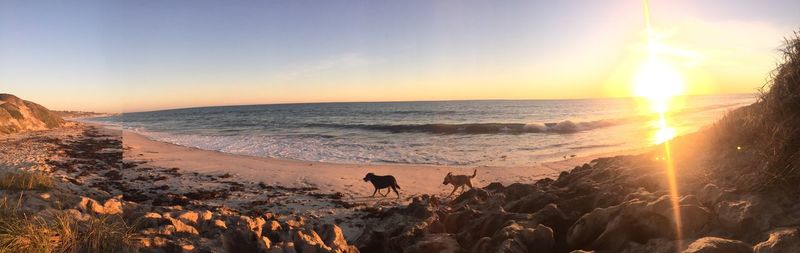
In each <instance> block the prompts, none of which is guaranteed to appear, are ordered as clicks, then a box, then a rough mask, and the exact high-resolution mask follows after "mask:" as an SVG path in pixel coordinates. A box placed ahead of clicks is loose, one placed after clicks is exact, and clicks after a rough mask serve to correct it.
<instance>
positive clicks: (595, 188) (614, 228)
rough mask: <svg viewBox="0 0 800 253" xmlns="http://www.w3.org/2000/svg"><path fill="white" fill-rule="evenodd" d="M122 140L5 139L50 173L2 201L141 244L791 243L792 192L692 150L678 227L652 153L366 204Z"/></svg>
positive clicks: (585, 247)
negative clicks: (205, 169)
mask: <svg viewBox="0 0 800 253" xmlns="http://www.w3.org/2000/svg"><path fill="white" fill-rule="evenodd" d="M120 136H121V135H120V134H119V131H114V130H109V129H105V128H101V127H96V126H91V125H82V124H78V125H73V126H68V127H64V128H60V129H55V130H50V131H43V132H32V133H26V134H18V135H14V136H11V137H7V138H5V139H3V140H1V141H0V160H2V161H3V162H4V164H5V165H4V166H5V167H7V168H4V170H5V171H7V172H8V171H34V172H38V173H45V174H46V175H48V176H50V177H52V178H54V179H56V180H55V181H56V183H55V185H54V186H53V187H52V188H51V189H45V190H12V189H4V190H0V195H2V199H6V200H9V199H11V200H14V201H17V202H18V203H20V204H19V211H20V212H24V213H26V214H30V215H39V216H53V215H54V213H58V214H66V215H69V216H71V217H73V218H74V219H76V220H83V221H85V220H91V219H98V218H102V217H108V216H113V217H119V218H121V219H122V220H123V221H124V222H125V223H126V224H129V225H130V228H131V230H132V231H131V239H130V244H131V245H130V246H131V249H137V250H138V251H140V252H301V253H302V252H572V251H578V252H580V251H596V252H680V251H683V252H791V251H792V250H800V228H798V226H800V204H796V203H794V202H793V201H792V200H793V198H792V197H791V196H788V195H786V194H784V193H782V192H775V191H772V192H742V191H737V190H736V189H735V188H734V187H730V186H725V184H724V183H723V182H722V181H720V180H715V179H711V178H709V177H708V176H707V174H704V173H706V170H703V169H700V168H701V167H702V166H705V163H701V162H698V160H702V158H697V157H696V156H691V157H692V159H691V160H690V159H680V158H681V157H690V156H688V155H687V156H681V152H677V153H676V157H677V158H676V160H677V161H676V163H677V164H678V167H680V168H682V170H681V171H680V173H678V174H679V178H678V182H680V183H679V189H680V190H681V191H680V193H681V195H680V197H679V203H680V206H679V207H678V208H679V210H680V214H681V216H680V217H681V219H680V221H681V224H682V227H681V229H680V231H678V230H677V229H676V228H675V226H674V225H673V224H674V223H675V222H674V218H673V217H674V209H673V207H672V205H671V199H670V195H669V187H668V182H667V180H666V176H665V171H664V169H663V167H664V161H663V160H660V159H654V158H658V157H660V156H661V155H662V154H660V153H659V152H658V151H653V152H649V153H645V154H642V155H636V156H619V157H611V158H601V159H596V160H593V161H592V162H590V163H588V164H585V165H583V166H578V167H576V168H574V169H572V170H571V171H569V172H566V171H565V172H562V173H561V174H560V175H559V176H558V178H556V179H549V178H546V179H542V180H538V181H535V182H532V183H530V184H525V183H514V184H509V185H502V184H500V183H491V184H489V185H487V186H485V187H483V188H475V189H472V190H469V191H466V192H464V193H463V194H461V195H459V196H456V197H455V198H440V197H437V196H436V195H421V196H412V197H411V201H410V203H409V204H407V205H405V204H400V203H397V202H391V201H388V200H387V201H385V202H383V201H378V202H374V203H372V204H365V203H363V202H353V201H350V200H349V199H347V198H343V197H344V195H343V194H342V193H319V191H318V189H316V188H313V187H302V188H291V187H282V186H274V185H267V184H264V183H262V182H250V181H247V180H244V179H242V178H239V177H238V176H237V175H232V174H228V173H222V174H209V173H197V172H186V171H184V170H182V169H181V168H163V167H157V166H152V165H150V164H149V163H148V161H147V160H146V159H139V157H141V156H142V154H137V153H136V152H129V151H130V148H128V147H125V146H124V145H123V142H122V141H121V137H120ZM684 142H687V143H691V141H684ZM675 145H676V146H675V147H674V148H675V149H681V148H682V147H683V146H686V144H681V142H677V143H676V144H675ZM686 149H689V148H686ZM686 152H688V151H686ZM678 234H680V238H679V240H678Z"/></svg>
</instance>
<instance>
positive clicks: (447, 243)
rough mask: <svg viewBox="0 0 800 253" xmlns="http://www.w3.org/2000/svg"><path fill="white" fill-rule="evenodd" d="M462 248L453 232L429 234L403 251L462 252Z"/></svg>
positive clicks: (409, 252) (412, 252) (407, 252)
mask: <svg viewBox="0 0 800 253" xmlns="http://www.w3.org/2000/svg"><path fill="white" fill-rule="evenodd" d="M460 249H461V248H460V246H459V245H458V241H456V238H455V237H454V236H453V235H452V234H427V235H425V236H424V237H422V238H421V239H420V240H419V241H417V242H416V243H414V244H413V245H411V246H409V247H408V248H406V249H405V250H404V251H403V252H404V253H415V252H431V253H456V252H460Z"/></svg>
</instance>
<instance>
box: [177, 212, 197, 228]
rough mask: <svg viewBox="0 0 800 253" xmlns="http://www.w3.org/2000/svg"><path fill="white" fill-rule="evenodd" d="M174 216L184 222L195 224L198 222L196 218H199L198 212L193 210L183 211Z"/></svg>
mask: <svg viewBox="0 0 800 253" xmlns="http://www.w3.org/2000/svg"><path fill="white" fill-rule="evenodd" d="M176 218H177V219H179V220H181V221H183V222H184V223H186V224H189V225H192V226H196V225H197V224H198V220H199V219H200V214H198V213H197V212H195V211H183V212H181V213H180V214H178V216H177V217H176Z"/></svg>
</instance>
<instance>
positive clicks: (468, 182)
mask: <svg viewBox="0 0 800 253" xmlns="http://www.w3.org/2000/svg"><path fill="white" fill-rule="evenodd" d="M467 186H469V188H470V189H473V188H475V187H472V180H470V181H467Z"/></svg>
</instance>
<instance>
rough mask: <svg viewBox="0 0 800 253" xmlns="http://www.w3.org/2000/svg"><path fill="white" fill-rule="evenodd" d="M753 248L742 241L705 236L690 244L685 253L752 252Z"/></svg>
mask: <svg viewBox="0 0 800 253" xmlns="http://www.w3.org/2000/svg"><path fill="white" fill-rule="evenodd" d="M752 252H753V249H752V248H751V247H750V245H747V244H745V243H743V242H741V241H736V240H728V239H723V238H718V237H703V238H700V239H697V240H696V241H694V242H692V243H691V244H689V247H688V248H687V249H686V250H684V251H683V253H752Z"/></svg>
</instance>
